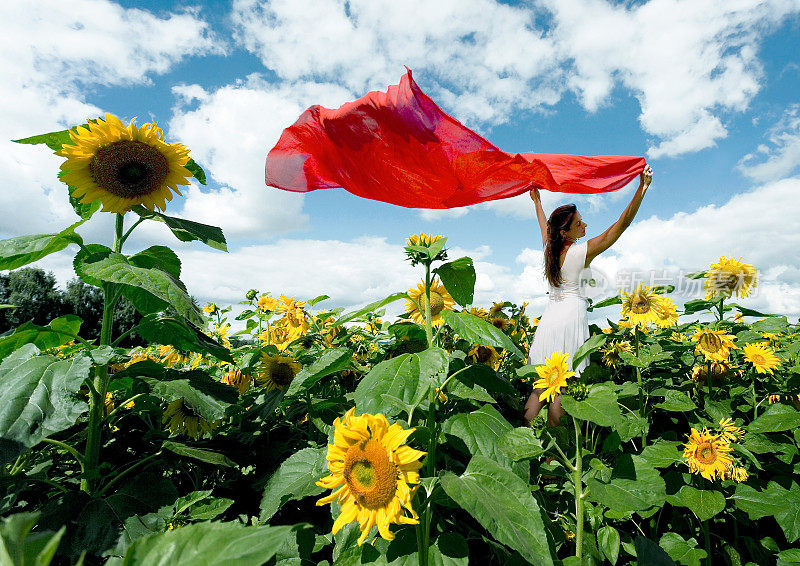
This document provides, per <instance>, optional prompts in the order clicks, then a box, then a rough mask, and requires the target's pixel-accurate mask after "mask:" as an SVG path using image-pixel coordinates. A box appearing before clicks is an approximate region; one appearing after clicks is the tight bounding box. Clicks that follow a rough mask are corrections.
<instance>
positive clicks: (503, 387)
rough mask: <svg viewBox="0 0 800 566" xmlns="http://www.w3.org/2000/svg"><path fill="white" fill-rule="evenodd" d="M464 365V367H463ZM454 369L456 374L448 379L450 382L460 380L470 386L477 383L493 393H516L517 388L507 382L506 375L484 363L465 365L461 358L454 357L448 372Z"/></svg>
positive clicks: (472, 386)
mask: <svg viewBox="0 0 800 566" xmlns="http://www.w3.org/2000/svg"><path fill="white" fill-rule="evenodd" d="M465 367H466V369H464V368H465ZM460 370H463V371H460ZM454 371H457V372H458V375H455V376H454V378H453V379H452V380H450V383H453V382H454V381H460V382H461V383H463V384H464V385H466V386H467V387H470V388H474V387H475V386H476V385H479V386H481V387H483V388H484V389H486V391H489V392H490V393H494V394H502V395H516V394H517V390H516V389H514V386H513V385H511V382H509V381H508V379H507V378H506V377H504V376H502V375H500V374H499V373H497V372H496V371H494V370H493V369H492V368H490V367H489V366H487V365H486V364H472V365H470V366H465V365H464V362H463V360H459V359H458V358H456V359H453V360H452V361H451V362H450V373H451V374H452V373H453V372H454Z"/></svg>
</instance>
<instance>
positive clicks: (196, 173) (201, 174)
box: [184, 157, 206, 185]
mask: <svg viewBox="0 0 800 566" xmlns="http://www.w3.org/2000/svg"><path fill="white" fill-rule="evenodd" d="M184 167H186V168H187V169H188V170H189V171H190V172H191V173H192V177H194V178H195V179H197V181H198V182H199V183H200V184H201V185H205V184H206V172H205V171H203V168H202V167H200V166H199V165H198V164H197V162H196V161H195V160H194V159H192V158H191V157H190V158H189V161H187V162H186V165H184Z"/></svg>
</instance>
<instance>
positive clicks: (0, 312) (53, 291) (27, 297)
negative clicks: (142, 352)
mask: <svg viewBox="0 0 800 566" xmlns="http://www.w3.org/2000/svg"><path fill="white" fill-rule="evenodd" d="M56 283H57V282H56V278H55V276H54V275H53V273H52V272H48V273H45V272H44V270H43V269H39V268H38V267H24V268H22V269H18V270H16V271H10V272H8V273H5V274H3V273H0V304H7V305H14V307H15V308H2V309H0V335H3V334H5V333H9V332H12V331H13V330H14V329H15V328H16V327H17V326H19V325H20V324H22V323H24V322H28V321H33V323H34V324H38V325H40V326H45V325H47V324H48V323H49V322H50V321H51V320H53V319H54V318H57V317H59V316H63V315H65V314H75V315H77V316H79V317H81V318H82V319H83V324H82V325H81V330H80V333H79V334H80V336H81V337H82V338H85V339H86V340H99V339H100V326H101V323H102V320H103V292H102V290H101V289H100V288H99V287H95V286H93V285H87V284H86V283H84V282H83V281H81V280H80V279H77V278H76V279H72V280H71V281H69V282H68V283H67V287H66V290H64V291H62V290H60V289H59V288H58V287H57V286H56ZM139 320H141V315H140V314H139V313H138V312H137V311H136V309H134V307H133V305H132V304H131V303H130V302H129V301H127V300H125V299H124V298H120V300H119V301H118V302H117V307H116V309H115V311H114V321H113V334H112V336H114V337H116V336H119V335H120V334H122V333H123V332H126V331H127V330H130V329H131V328H133V327H134V326H136V324H138V323H139ZM119 345H120V346H124V347H132V346H138V345H144V342H143V341H142V340H141V338H139V336H137V335H136V334H135V333H131V334H130V335H129V336H127V337H126V338H125V339H124V340H123V341H122V343H121V344H119Z"/></svg>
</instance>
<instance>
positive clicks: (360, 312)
mask: <svg viewBox="0 0 800 566" xmlns="http://www.w3.org/2000/svg"><path fill="white" fill-rule="evenodd" d="M406 297H407V295H406V294H405V293H392V294H391V295H389V296H388V297H386V298H385V299H381V300H380V301H375V302H374V303H370V304H368V305H367V306H365V307H364V308H361V309H358V310H357V311H353V312H349V313H347V314H344V315H342V316H341V317H339V318H338V319H336V325H340V324H344V323H345V322H350V321H351V320H355V319H357V318H359V317H362V316H364V315H365V314H367V313H370V312H372V311H374V310H375V309H379V308H381V307H383V306H386V305H388V304H389V303H393V302H395V301H398V300H400V299H405V298H406Z"/></svg>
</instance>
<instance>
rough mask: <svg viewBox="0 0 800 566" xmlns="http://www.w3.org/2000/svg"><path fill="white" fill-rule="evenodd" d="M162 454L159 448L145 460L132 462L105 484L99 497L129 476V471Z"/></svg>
mask: <svg viewBox="0 0 800 566" xmlns="http://www.w3.org/2000/svg"><path fill="white" fill-rule="evenodd" d="M160 454H161V450H159V451H158V452H156V453H155V454H151V455H150V456H148V457H147V458H144V459H143V460H139V461H138V462H134V463H133V464H131V465H130V466H128V467H127V468H126V469H124V470H123V471H121V472H120V473H119V474H117V475H116V476H115V477H114V478H113V479H112V480H111V481H110V482H108V483H107V484H106V485H105V486H103V489H101V490H100V491H99V492H98V494H97V495H98V496H99V497H102V496H103V495H104V494H105V493H106V492H107V491H108V490H109V489H111V487H112V486H113V485H114V484H116V483H117V482H118V481H120V480H121V479H122V478H124V477H125V476H127V475H128V474H129V473H131V472H132V471H133V470H135V469H137V468H140V467H141V466H143V465H144V464H146V463H147V462H149V461H150V460H152V459H154V458H157V457H158V456H159V455H160Z"/></svg>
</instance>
